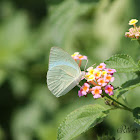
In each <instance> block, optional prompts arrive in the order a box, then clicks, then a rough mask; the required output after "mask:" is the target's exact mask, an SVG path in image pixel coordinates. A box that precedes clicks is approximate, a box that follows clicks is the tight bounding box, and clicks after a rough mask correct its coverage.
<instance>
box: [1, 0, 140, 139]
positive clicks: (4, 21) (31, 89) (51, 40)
mask: <svg viewBox="0 0 140 140" xmlns="http://www.w3.org/2000/svg"><path fill="white" fill-rule="evenodd" d="M139 5H140V1H139V0H123V1H122V0H39V1H38V0H27V1H25V0H1V1H0V140H55V139H56V136H57V128H58V126H59V124H60V123H61V122H62V120H63V119H64V118H65V117H66V115H67V114H68V113H70V112H71V111H73V110H74V109H76V108H78V107H81V106H83V105H86V104H91V103H101V104H103V101H102V100H96V101H95V100H94V99H93V97H92V96H89V97H87V98H84V97H81V98H79V97H78V93H77V92H78V87H75V88H74V89H73V90H72V91H71V92H69V93H68V94H66V95H65V96H62V97H60V98H56V97H55V96H53V95H52V94H51V92H50V91H49V90H48V88H47V85H46V73H47V70H48V58H49V51H50V48H51V47H52V46H59V47H62V48H63V49H64V50H65V51H67V52H68V53H69V54H73V53H74V52H76V51H78V52H80V53H81V54H83V55H86V56H88V58H89V63H88V66H90V65H92V64H94V63H96V64H99V63H101V62H103V61H105V60H106V59H108V58H109V57H111V56H112V55H113V54H117V53H125V54H128V55H130V56H132V57H133V59H134V60H135V61H136V62H137V60H139V59H140V46H139V45H138V43H137V42H136V41H131V40H130V39H128V38H125V37H124V34H125V32H126V31H127V30H128V28H129V25H128V21H129V20H130V19H132V18H137V19H138V20H140V8H139ZM138 24H139V25H140V22H139V23H138ZM139 91H140V88H135V89H134V90H131V92H128V93H127V101H128V106H131V107H132V108H134V107H137V106H139V105H140V103H139V98H140V94H139ZM124 124H125V125H127V126H130V125H132V126H133V127H134V126H135V125H133V117H132V115H131V114H130V113H129V112H127V111H120V110H117V111H113V112H112V113H110V114H109V116H108V117H107V118H106V119H105V121H104V122H102V123H101V124H99V125H97V126H96V127H94V128H92V129H90V130H89V131H88V132H86V133H84V134H82V135H80V136H78V137H77V138H75V139H76V140H96V139H98V140H106V139H107V140H109V139H112V140H113V139H114V138H116V139H119V138H120V139H121V140H125V139H127V140H139V138H140V135H139V134H138V133H136V134H133V133H126V134H122V133H117V129H118V128H120V127H121V126H122V125H124ZM113 137H114V138H113Z"/></svg>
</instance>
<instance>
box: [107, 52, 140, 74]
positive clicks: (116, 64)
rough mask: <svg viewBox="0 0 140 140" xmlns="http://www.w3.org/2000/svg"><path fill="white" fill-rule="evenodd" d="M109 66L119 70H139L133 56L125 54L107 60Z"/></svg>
mask: <svg viewBox="0 0 140 140" xmlns="http://www.w3.org/2000/svg"><path fill="white" fill-rule="evenodd" d="M105 64H106V65H107V68H114V69H116V70H117V72H123V73H124V72H135V71H138V70H139V67H138V65H136V64H135V62H134V60H133V59H132V57H130V56H128V55H125V54H117V55H114V56H112V57H110V58H109V59H108V60H106V61H105Z"/></svg>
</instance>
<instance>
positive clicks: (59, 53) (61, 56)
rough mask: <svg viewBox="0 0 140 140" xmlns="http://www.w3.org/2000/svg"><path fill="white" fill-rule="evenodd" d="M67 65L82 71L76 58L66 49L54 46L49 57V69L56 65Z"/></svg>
mask: <svg viewBox="0 0 140 140" xmlns="http://www.w3.org/2000/svg"><path fill="white" fill-rule="evenodd" d="M60 65H67V66H71V67H73V68H74V69H76V70H77V71H78V72H81V70H80V68H79V66H78V64H77V63H76V62H75V60H74V59H73V58H72V57H71V56H70V55H69V54H68V53H67V52H65V51H64V50H62V49H61V48H59V47H52V48H51V51H50V58H49V70H50V69H51V68H53V67H55V66H60Z"/></svg>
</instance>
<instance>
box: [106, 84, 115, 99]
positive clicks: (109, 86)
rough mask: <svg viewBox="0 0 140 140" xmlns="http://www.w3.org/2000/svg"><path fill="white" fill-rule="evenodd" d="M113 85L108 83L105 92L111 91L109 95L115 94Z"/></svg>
mask: <svg viewBox="0 0 140 140" xmlns="http://www.w3.org/2000/svg"><path fill="white" fill-rule="evenodd" d="M113 89H114V88H113V86H112V85H107V86H106V87H105V93H107V94H108V93H109V96H111V95H113Z"/></svg>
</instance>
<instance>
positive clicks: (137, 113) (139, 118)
mask: <svg viewBox="0 0 140 140" xmlns="http://www.w3.org/2000/svg"><path fill="white" fill-rule="evenodd" d="M133 117H134V121H135V122H136V123H137V124H139V125H140V107H136V108H135V109H134V110H133Z"/></svg>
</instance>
